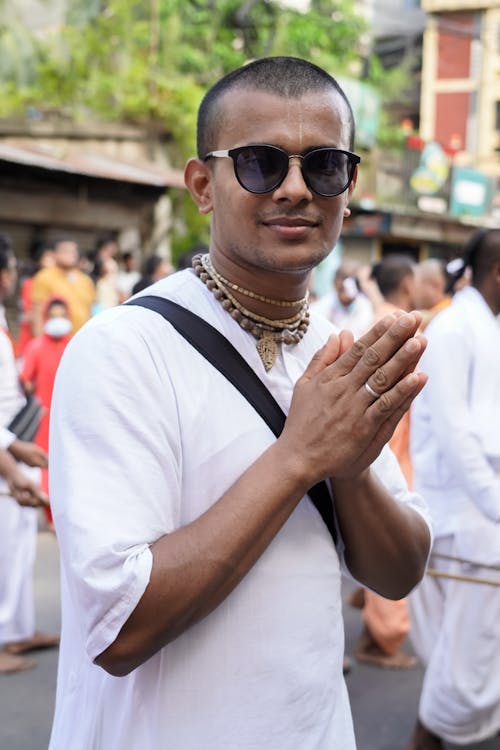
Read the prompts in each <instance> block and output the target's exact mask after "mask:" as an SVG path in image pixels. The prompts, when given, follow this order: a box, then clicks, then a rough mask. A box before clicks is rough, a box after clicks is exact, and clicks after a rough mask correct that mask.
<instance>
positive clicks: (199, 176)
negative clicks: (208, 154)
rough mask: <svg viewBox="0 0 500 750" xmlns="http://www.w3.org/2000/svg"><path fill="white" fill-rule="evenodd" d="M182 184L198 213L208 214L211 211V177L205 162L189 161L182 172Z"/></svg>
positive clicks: (199, 160)
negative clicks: (184, 185)
mask: <svg viewBox="0 0 500 750" xmlns="http://www.w3.org/2000/svg"><path fill="white" fill-rule="evenodd" d="M184 182H185V183H186V187H187V189H188V190H189V192H190V193H191V195H192V196H193V200H194V202H195V203H196V205H197V206H198V210H199V212H200V213H201V214H209V213H210V211H211V210H212V175H211V173H210V169H209V167H208V166H207V164H206V162H204V161H202V160H201V159H190V160H189V161H188V163H187V164H186V168H185V170H184Z"/></svg>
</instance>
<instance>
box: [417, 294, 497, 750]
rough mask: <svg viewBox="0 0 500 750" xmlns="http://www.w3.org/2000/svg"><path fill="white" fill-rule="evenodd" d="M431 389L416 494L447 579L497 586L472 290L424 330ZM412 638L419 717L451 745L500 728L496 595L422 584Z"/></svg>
mask: <svg viewBox="0 0 500 750" xmlns="http://www.w3.org/2000/svg"><path fill="white" fill-rule="evenodd" d="M426 336H427V338H428V341H429V343H428V347H427V350H426V352H425V353H424V356H423V357H422V361H421V367H422V369H423V370H424V371H425V372H426V373H428V375H429V381H428V383H427V385H426V387H425V388H424V390H423V391H422V393H421V394H420V395H419V397H418V398H417V399H416V401H415V403H414V406H413V408H412V421H411V453H412V460H413V466H414V472H415V488H416V489H417V490H418V491H419V492H421V493H422V494H423V495H424V497H425V498H426V500H427V502H428V504H429V508H430V512H431V515H432V518H433V522H434V531H435V535H436V537H437V539H436V544H435V548H434V551H435V552H437V553H439V554H445V555H450V554H451V555H453V556H456V557H460V558H464V559H466V560H470V561H472V562H473V563H475V564H474V565H460V564H459V563H451V562H450V561H448V560H446V559H443V558H440V557H434V558H432V559H431V562H432V564H433V565H434V566H435V567H436V568H438V569H440V570H442V571H446V572H452V573H458V574H465V575H469V576H470V575H472V576H476V577H482V578H486V579H490V580H497V581H499V582H500V577H499V574H498V571H495V570H492V569H491V568H487V567H482V566H481V563H482V564H483V565H493V566H499V565H500V428H499V425H500V321H499V320H498V318H495V316H494V315H493V313H492V311H491V310H490V308H489V307H488V306H487V304H486V302H485V301H484V299H483V297H482V296H481V295H480V294H479V292H478V291H477V290H476V289H474V288H466V289H464V290H463V291H461V292H459V293H458V294H457V295H456V296H455V297H454V299H453V302H452V304H451V305H450V307H449V308H447V309H446V310H444V311H443V312H441V313H440V314H439V315H438V316H436V318H434V320H433V321H432V323H431V324H430V325H429V327H428V328H427V329H426ZM410 606H411V611H412V631H411V632H412V639H413V641H414V644H415V648H416V650H417V651H418V652H419V655H420V656H421V657H422V658H423V659H424V661H426V662H427V663H428V667H427V671H426V676H425V680H424V686H423V691H422V697H421V702H420V716H421V718H422V721H423V722H424V724H426V726H428V727H429V728H430V729H432V730H433V731H434V732H436V733H437V734H438V735H440V736H442V737H444V738H445V739H446V740H448V741H449V742H457V743H459V744H463V743H466V742H477V741H480V740H483V739H485V738H488V737H490V736H491V735H493V734H494V733H495V732H497V731H498V730H499V729H500V678H499V675H500V588H498V587H494V586H488V585H486V584H478V583H465V582H461V581H446V580H444V579H430V578H426V579H425V580H424V582H423V583H422V584H421V585H420V587H419V588H418V589H417V590H416V591H415V592H414V594H413V595H412V596H411V598H410Z"/></svg>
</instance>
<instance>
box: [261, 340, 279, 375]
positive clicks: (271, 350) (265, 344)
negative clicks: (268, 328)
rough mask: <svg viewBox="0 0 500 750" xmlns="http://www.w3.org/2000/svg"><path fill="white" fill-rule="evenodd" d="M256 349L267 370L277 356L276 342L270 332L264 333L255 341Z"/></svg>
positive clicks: (267, 370)
mask: <svg viewBox="0 0 500 750" xmlns="http://www.w3.org/2000/svg"><path fill="white" fill-rule="evenodd" d="M257 351H258V352H259V356H260V358H261V360H262V363H263V365H264V368H265V370H266V372H269V370H270V369H271V367H272V366H273V365H274V363H275V362H276V357H277V356H278V344H277V343H276V339H275V338H274V336H273V334H272V333H265V334H264V335H263V336H262V337H261V338H260V339H259V340H258V341H257Z"/></svg>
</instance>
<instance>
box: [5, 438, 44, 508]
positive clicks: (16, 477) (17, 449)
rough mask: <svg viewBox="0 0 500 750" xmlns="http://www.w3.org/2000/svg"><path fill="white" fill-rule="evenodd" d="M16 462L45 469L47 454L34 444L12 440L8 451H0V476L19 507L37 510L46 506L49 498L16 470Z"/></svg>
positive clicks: (35, 484)
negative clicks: (3, 478)
mask: <svg viewBox="0 0 500 750" xmlns="http://www.w3.org/2000/svg"><path fill="white" fill-rule="evenodd" d="M16 461H22V462H23V463H25V464H27V465H28V466H37V467H40V468H45V467H46V466H47V454H46V452H45V451H44V450H43V449H42V448H40V447H39V446H38V445H35V443H30V442H26V441H24V440H14V442H13V443H11V445H10V446H9V449H8V451H0V474H2V475H3V476H4V477H5V479H6V481H7V484H8V486H9V492H10V494H11V496H12V497H13V498H14V499H15V500H16V501H17V502H18V503H19V505H23V506H28V507H32V508H37V507H41V506H47V505H48V504H49V498H48V497H47V495H46V493H45V492H43V490H42V489H41V487H40V486H39V485H38V484H37V483H36V482H33V481H31V480H30V479H28V478H27V477H26V476H25V474H23V472H22V471H21V470H20V469H19V468H18V466H17V463H16Z"/></svg>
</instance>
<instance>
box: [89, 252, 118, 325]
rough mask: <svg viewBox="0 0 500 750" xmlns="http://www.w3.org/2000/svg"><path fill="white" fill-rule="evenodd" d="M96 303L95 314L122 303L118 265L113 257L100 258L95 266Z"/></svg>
mask: <svg viewBox="0 0 500 750" xmlns="http://www.w3.org/2000/svg"><path fill="white" fill-rule="evenodd" d="M94 278H95V303H94V306H93V314H94V315H95V313H97V312H101V311H102V310H107V309H108V308H110V307H115V306H116V305H118V304H119V303H120V295H119V293H118V264H117V262H116V260H115V259H114V258H112V257H108V258H107V257H104V258H98V259H97V260H96V262H95V266H94Z"/></svg>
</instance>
